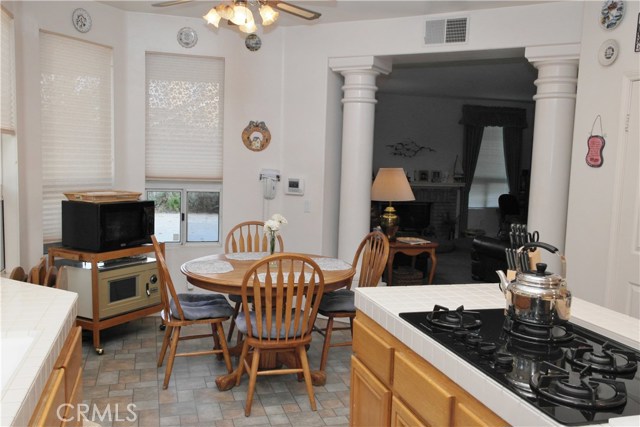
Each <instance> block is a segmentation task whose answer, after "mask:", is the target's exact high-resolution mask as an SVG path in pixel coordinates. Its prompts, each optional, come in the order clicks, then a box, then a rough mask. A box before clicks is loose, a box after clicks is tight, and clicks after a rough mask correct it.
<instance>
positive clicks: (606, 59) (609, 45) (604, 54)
mask: <svg viewBox="0 0 640 427" xmlns="http://www.w3.org/2000/svg"><path fill="white" fill-rule="evenodd" d="M619 51H620V47H619V46H618V42H617V41H615V40H613V39H609V40H605V41H604V42H603V43H602V45H600V49H599V50H598V62H600V65H602V66H604V67H608V66H609V65H611V64H613V63H614V62H616V59H618V52H619Z"/></svg>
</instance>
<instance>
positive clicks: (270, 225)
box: [264, 219, 280, 234]
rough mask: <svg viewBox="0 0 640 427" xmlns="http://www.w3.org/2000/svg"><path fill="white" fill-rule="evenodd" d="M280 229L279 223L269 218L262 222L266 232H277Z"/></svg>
mask: <svg viewBox="0 0 640 427" xmlns="http://www.w3.org/2000/svg"><path fill="white" fill-rule="evenodd" d="M278 230H280V223H279V222H278V221H275V220H273V219H269V220H267V221H265V222H264V232H265V234H266V233H277V232H278Z"/></svg>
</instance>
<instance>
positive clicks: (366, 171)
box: [329, 56, 391, 260]
mask: <svg viewBox="0 0 640 427" xmlns="http://www.w3.org/2000/svg"><path fill="white" fill-rule="evenodd" d="M329 67H331V69H332V70H333V71H335V72H339V73H341V74H342V75H343V76H344V85H343V86H342V90H343V98H342V104H343V112H342V162H341V177H340V213H339V219H338V233H339V234H338V257H339V258H341V259H344V260H350V259H352V258H353V254H354V253H355V251H356V249H357V248H358V245H359V244H360V241H361V240H362V239H363V238H364V236H365V235H366V234H367V233H368V232H369V220H370V210H371V183H372V181H371V178H372V176H371V172H372V171H371V165H372V164H373V127H374V119H375V104H376V102H377V101H376V98H375V94H376V91H377V90H378V88H377V86H376V77H377V76H378V75H379V74H388V73H390V72H391V61H390V60H388V59H382V58H377V57H373V56H359V57H349V58H331V59H330V60H329Z"/></svg>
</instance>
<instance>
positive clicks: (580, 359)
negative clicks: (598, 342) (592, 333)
mask: <svg viewBox="0 0 640 427" xmlns="http://www.w3.org/2000/svg"><path fill="white" fill-rule="evenodd" d="M565 357H566V359H567V361H568V362H569V363H570V364H572V365H574V366H577V367H578V368H580V369H583V368H589V369H591V370H592V371H595V372H600V373H603V374H611V375H633V374H635V373H636V371H637V370H638V361H637V360H636V357H635V354H634V353H633V352H631V351H626V350H623V349H621V348H618V347H616V346H615V345H613V344H610V343H609V342H605V343H604V344H602V349H601V350H600V351H598V350H597V349H596V348H594V346H593V345H590V344H587V343H585V344H581V345H580V346H578V347H577V348H571V349H569V350H568V351H567V353H566V356H565Z"/></svg>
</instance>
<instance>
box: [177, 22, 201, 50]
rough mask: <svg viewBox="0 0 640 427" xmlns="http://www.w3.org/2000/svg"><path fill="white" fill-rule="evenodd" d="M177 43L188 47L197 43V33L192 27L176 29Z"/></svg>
mask: <svg viewBox="0 0 640 427" xmlns="http://www.w3.org/2000/svg"><path fill="white" fill-rule="evenodd" d="M178 43H180V46H182V47H186V48H190V47H194V46H195V45H196V43H198V34H197V33H196V31H195V30H194V29H193V28H190V27H184V28H181V29H180V31H178Z"/></svg>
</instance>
